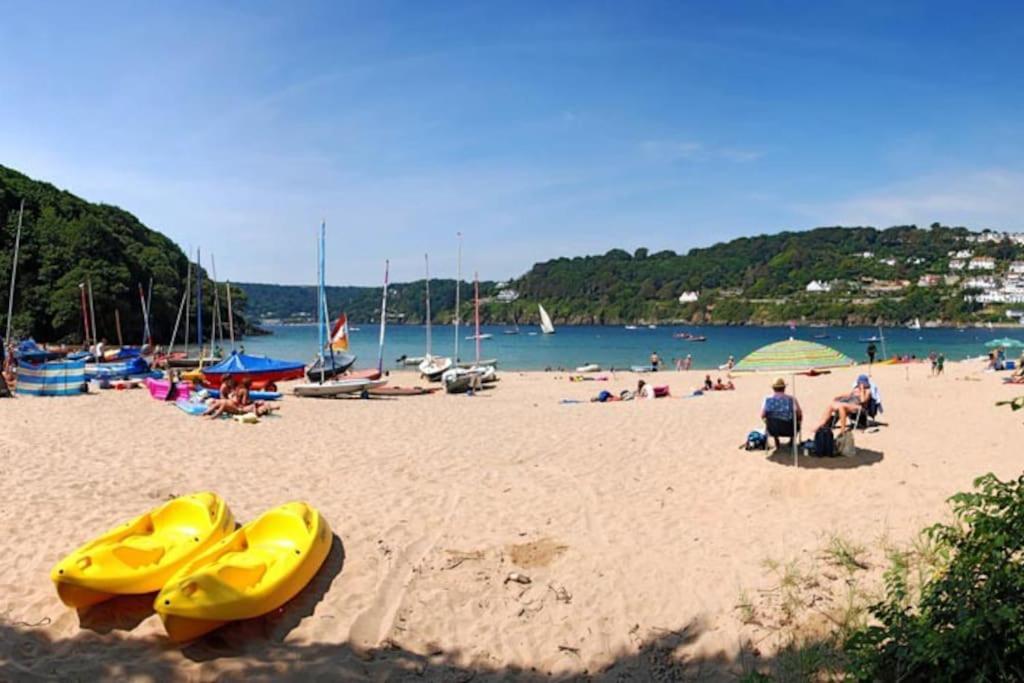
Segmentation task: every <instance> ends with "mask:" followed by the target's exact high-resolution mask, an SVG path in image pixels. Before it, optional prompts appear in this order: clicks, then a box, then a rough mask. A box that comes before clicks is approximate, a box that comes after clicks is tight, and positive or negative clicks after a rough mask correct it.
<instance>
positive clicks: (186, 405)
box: [174, 398, 206, 415]
mask: <svg viewBox="0 0 1024 683" xmlns="http://www.w3.org/2000/svg"><path fill="white" fill-rule="evenodd" d="M174 405H176V406H178V408H179V409H180V410H182V411H183V412H185V413H187V414H189V415H202V414H203V413H205V412H206V404H205V403H193V402H192V401H188V400H185V399H183V398H179V399H178V400H177V401H175V402H174Z"/></svg>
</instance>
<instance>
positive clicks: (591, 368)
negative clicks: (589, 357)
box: [576, 363, 601, 372]
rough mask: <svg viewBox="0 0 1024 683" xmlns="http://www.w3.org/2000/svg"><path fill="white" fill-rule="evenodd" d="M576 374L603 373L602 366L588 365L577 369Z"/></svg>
mask: <svg viewBox="0 0 1024 683" xmlns="http://www.w3.org/2000/svg"><path fill="white" fill-rule="evenodd" d="M576 372H601V366H600V365H598V364H597V363H587V364H586V365H581V366H579V367H578V368H576Z"/></svg>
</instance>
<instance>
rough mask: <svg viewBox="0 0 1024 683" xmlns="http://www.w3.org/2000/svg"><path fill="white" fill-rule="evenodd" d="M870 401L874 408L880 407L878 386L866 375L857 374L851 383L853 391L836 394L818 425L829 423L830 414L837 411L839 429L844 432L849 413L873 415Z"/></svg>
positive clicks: (830, 420)
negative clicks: (840, 394) (862, 412)
mask: <svg viewBox="0 0 1024 683" xmlns="http://www.w3.org/2000/svg"><path fill="white" fill-rule="evenodd" d="M872 403H874V404H875V405H874V408H875V410H878V409H879V408H880V407H881V403H882V401H881V398H880V396H879V392H878V387H877V386H876V385H875V383H874V382H872V381H871V378H870V377H868V376H867V375H858V376H857V381H856V382H854V384H853V391H851V392H850V393H849V394H844V395H842V396H836V397H835V398H834V399H833V400H832V402H831V403H829V404H828V407H827V408H825V414H824V415H822V418H821V424H820V425H819V426H820V427H824V426H826V425H829V424H831V423H832V415H833V414H834V413H837V414H838V415H839V431H840V432H844V431H846V420H847V418H848V417H849V416H850V415H852V414H859V413H860V412H861V411H864V412H865V413H867V414H868V415H873V412H874V411H873V410H872V407H873V406H872Z"/></svg>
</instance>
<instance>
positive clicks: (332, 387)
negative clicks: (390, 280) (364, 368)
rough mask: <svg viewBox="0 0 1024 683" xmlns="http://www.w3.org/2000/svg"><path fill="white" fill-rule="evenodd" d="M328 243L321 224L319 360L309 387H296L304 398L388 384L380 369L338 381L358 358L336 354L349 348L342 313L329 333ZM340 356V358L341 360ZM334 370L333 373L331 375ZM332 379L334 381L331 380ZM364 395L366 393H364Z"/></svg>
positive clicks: (318, 294) (318, 293) (312, 372)
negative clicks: (326, 261)
mask: <svg viewBox="0 0 1024 683" xmlns="http://www.w3.org/2000/svg"><path fill="white" fill-rule="evenodd" d="M326 242H327V226H326V223H321V224H320V242H319V243H318V244H317V254H318V259H317V270H318V273H317V275H318V277H317V296H318V299H319V301H318V304H317V310H316V320H317V336H318V340H317V357H316V360H315V361H314V362H313V364H312V365H311V366H310V368H309V371H308V372H307V376H308V377H309V378H310V380H311V381H310V382H309V383H308V384H299V385H298V386H296V387H295V388H294V390H293V391H294V392H295V395H296V396H304V397H309V398H334V397H336V396H342V395H345V394H353V393H364V392H365V391H366V390H367V389H371V388H373V387H379V386H383V385H384V384H386V383H387V382H386V381H385V380H381V379H379V377H380V370H379V369H378V370H376V371H374V372H375V373H376V374H375V376H374V377H368V376H363V377H354V376H351V375H349V376H345V377H343V378H341V379H337V375H338V374H339V373H340V372H342V370H340V369H339V367H340V366H341V365H342V364H344V363H345V362H346V361H347V360H348V358H351V362H348V363H347V365H344V368H345V369H348V368H349V367H351V366H352V363H354V362H355V356H352V355H351V354H346V353H344V352H340V353H339V354H337V355H335V353H334V349H335V346H336V345H337V346H343V347H345V348H347V347H348V331H347V322H348V321H347V319H346V318H345V314H344V313H343V314H342V315H341V317H340V318H339V319H338V322H337V323H336V324H335V328H334V330H333V332H332V333H331V334H328V333H327V321H328V315H327V310H328V309H327V286H326V284H325V277H324V271H325V270H326V265H325V256H324V254H325V251H326ZM384 273H385V274H384V296H385V301H386V297H387V264H386V262H385V266H384ZM381 344H383V328H382V329H381ZM325 350H327V352H328V353H327V355H324V351H325ZM339 356H340V359H339ZM332 371H333V374H331V373H332ZM332 377H333V378H332ZM364 395H365V394H364Z"/></svg>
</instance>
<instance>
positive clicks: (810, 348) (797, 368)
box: [733, 339, 854, 372]
mask: <svg viewBox="0 0 1024 683" xmlns="http://www.w3.org/2000/svg"><path fill="white" fill-rule="evenodd" d="M853 364H854V361H853V359H852V358H850V357H849V356H846V355H845V354H843V353H840V352H839V351H836V350H835V349H833V348H832V347H830V346H825V345H824V344H817V343H815V342H810V341H803V340H801V339H787V340H785V341H780V342H775V343H774V344H768V345H767V346H762V347H761V348H759V349H758V350H756V351H754V352H753V353H751V354H750V355H748V356H747V357H746V358H744V359H743V360H741V361H740V362H739V363H737V364H736V367H735V368H733V369H734V370H736V371H739V372H801V371H803V370H812V369H816V368H837V367H840V366H843V365H853Z"/></svg>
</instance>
